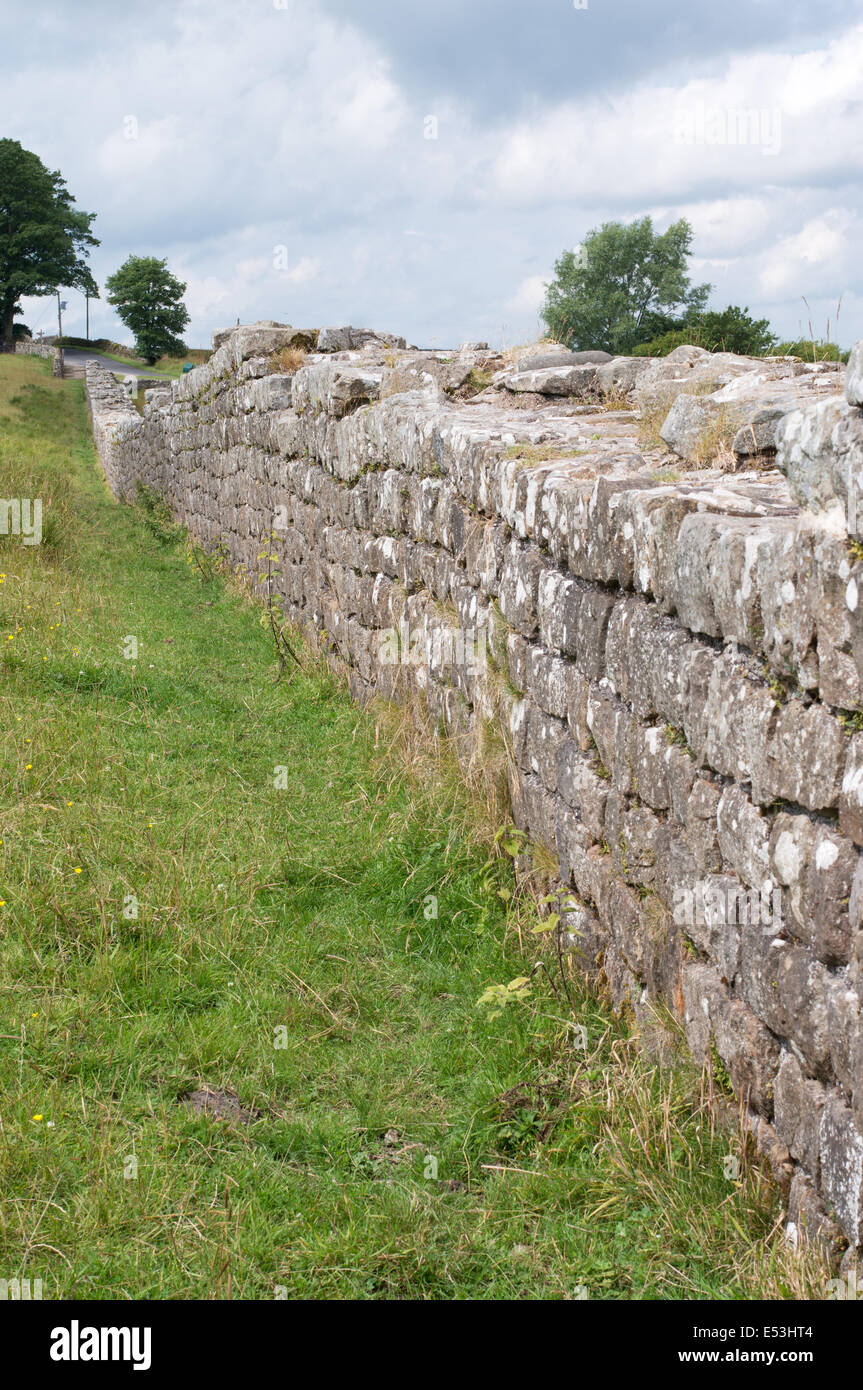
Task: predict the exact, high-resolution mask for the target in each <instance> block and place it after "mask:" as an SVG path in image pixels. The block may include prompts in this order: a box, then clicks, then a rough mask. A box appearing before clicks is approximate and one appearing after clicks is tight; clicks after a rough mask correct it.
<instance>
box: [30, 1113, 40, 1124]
mask: <svg viewBox="0 0 863 1390" xmlns="http://www.w3.org/2000/svg"><path fill="white" fill-rule="evenodd" d="M41 1118H42V1116H41V1115H31V1116H30V1119H31V1120H35V1121H36V1123H37V1124H38V1123H39V1121H40V1120H41Z"/></svg>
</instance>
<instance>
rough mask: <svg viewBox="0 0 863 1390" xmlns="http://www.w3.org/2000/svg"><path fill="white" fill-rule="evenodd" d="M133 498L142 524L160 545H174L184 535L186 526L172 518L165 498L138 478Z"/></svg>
mask: <svg viewBox="0 0 863 1390" xmlns="http://www.w3.org/2000/svg"><path fill="white" fill-rule="evenodd" d="M135 499H136V502H137V505H138V508H139V510H140V513H141V519H142V521H143V523H144V525H145V526H146V528H147V530H148V531H149V532H150V535H151V536H155V538H156V540H157V541H159V543H160V544H161V545H165V546H169V545H176V544H177V542H178V541H180V540H182V539H183V538H184V537H185V535H186V528H185V526H182V525H180V523H179V522H177V521H175V520H174V515H173V512H172V511H171V508H170V506H169V504H168V502H167V501H166V499H165V498H164V497H162V496H160V494H159V493H158V492H156V491H155V490H154V489H153V488H151V487H148V486H147V484H146V483H142V482H141V480H140V478H139V479H138V480H137V481H136V483H135Z"/></svg>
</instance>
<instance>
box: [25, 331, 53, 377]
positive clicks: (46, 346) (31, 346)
mask: <svg viewBox="0 0 863 1390" xmlns="http://www.w3.org/2000/svg"><path fill="white" fill-rule="evenodd" d="M15 351H16V352H23V353H25V354H27V355H29V356H30V357H50V358H51V374H52V376H62V375H63V359H62V357H61V355H60V349H59V348H57V347H55V346H54V344H53V343H42V342H39V340H38V339H37V338H28V339H25V340H24V341H23V342H21V341H17V342H16V343H15Z"/></svg>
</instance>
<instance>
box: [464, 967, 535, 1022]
mask: <svg viewBox="0 0 863 1390" xmlns="http://www.w3.org/2000/svg"><path fill="white" fill-rule="evenodd" d="M530 995H531V983H530V976H529V975H516V977H515V979H514V980H510V982H509V984H508V985H489V986H488V988H487V989H484V990H483V992H482V994H481V995H480V996H479V999H477V1001H476V1006H477V1008H478V1009H480V1008H487V1009H488V1010H489V1013H488V1020H489V1023H491V1021H492V1020H493V1019H495V1018H500V1016H501V1014H502V1013H503V1011H504V1009H506V1008H508V1007H509V1005H510V1004H524V1003H525V1002H526V1001H527V1000H528V999H529V998H530Z"/></svg>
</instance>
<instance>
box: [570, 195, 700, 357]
mask: <svg viewBox="0 0 863 1390" xmlns="http://www.w3.org/2000/svg"><path fill="white" fill-rule="evenodd" d="M691 243H692V228H691V227H690V225H689V223H688V222H687V221H686V219H685V218H680V220H679V221H678V222H674V223H672V225H671V226H670V227H669V228H668V231H667V232H663V233H662V235H659V234H658V233H656V232H654V230H653V222H652V220H651V218H649V217H642V218H641V219H640V220H639V221H637V222H632V223H630V224H629V225H628V226H625V225H624V224H623V223H622V222H604V223H603V225H602V227H600V228H599V229H598V230H597V229H596V228H594V230H593V231H591V232H589V233H588V235H587V236H586V237H585V239H584V242H583V244H582V246H581V248H580V249H579V250H578V252H575V251H564V253H563V255H562V256H561V257H560V259H559V260H558V261H556V262H555V267H554V271H555V278H554V280H553V281H552V282H551V283H550V284H549V285H547V286H546V300H545V305H544V306H543V309H542V317H543V319H544V320H545V322H546V323H547V325H548V328H549V331H550V333H551V335H552V337H554V338H555V339H556V340H557V341H558V342H563V343H567V344H569V346H570V347H573V348H604V349H605V350H606V351H607V352H614V353H628V352H631V351H632V349H633V348H634V347H635V346H636V344H637V343H641V342H644V341H645V340H646V339H647V338H650V337H652V336H653V335H654V334H655V333H656V332H657V331H660V332H661V331H662V330H661V329H659V330H657V326H656V321H657V318H658V317H661V316H663V315H665V316H667V315H669V314H672V313H673V312H674V311H677V313H678V314H679V313H680V312H685V313H686V314H687V315H688V316H693V315H694V316H697V315H698V314H700V313H701V312H702V311H703V309H704V306H705V304H706V303H707V296H708V295H709V293H710V291H711V289H712V286H711V285H698V286H697V287H693V286H692V284H691V283H690V280H689V277H688V275H687V274H686V261H687V258H688V256H689V248H690V245H691Z"/></svg>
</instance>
